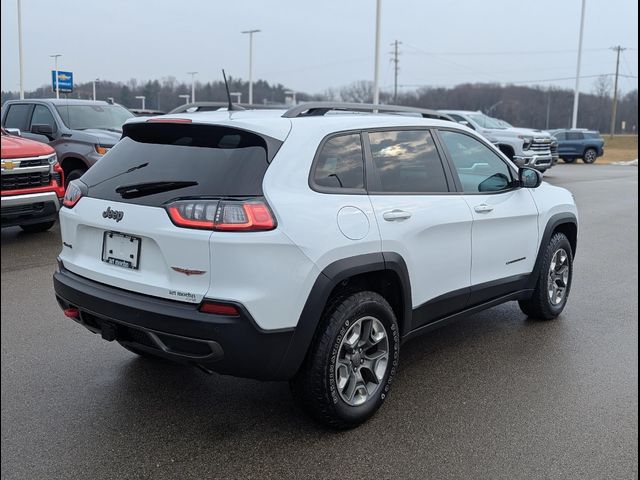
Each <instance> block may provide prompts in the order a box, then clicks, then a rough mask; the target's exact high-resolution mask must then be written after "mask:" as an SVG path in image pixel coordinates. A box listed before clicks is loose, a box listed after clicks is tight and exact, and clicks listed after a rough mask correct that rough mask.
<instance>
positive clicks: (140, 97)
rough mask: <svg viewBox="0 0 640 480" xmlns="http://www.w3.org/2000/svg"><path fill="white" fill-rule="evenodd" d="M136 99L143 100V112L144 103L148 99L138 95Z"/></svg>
mask: <svg viewBox="0 0 640 480" xmlns="http://www.w3.org/2000/svg"><path fill="white" fill-rule="evenodd" d="M136 98H137V99H138V100H142V110H144V109H145V108H144V101H145V100H146V99H147V97H145V96H144V95H136Z"/></svg>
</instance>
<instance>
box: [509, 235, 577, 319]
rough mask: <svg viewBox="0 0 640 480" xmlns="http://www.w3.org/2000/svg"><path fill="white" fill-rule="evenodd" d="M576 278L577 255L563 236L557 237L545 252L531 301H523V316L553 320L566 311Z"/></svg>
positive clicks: (521, 307)
mask: <svg viewBox="0 0 640 480" xmlns="http://www.w3.org/2000/svg"><path fill="white" fill-rule="evenodd" d="M572 278H573V251H572V250H571V243H570V242H569V239H568V238H567V237H566V235H565V234H563V233H556V234H555V235H554V236H553V237H552V238H551V240H550V241H549V244H548V245H547V247H546V249H545V251H544V257H543V259H542V266H541V268H540V273H539V274H538V279H537V281H536V286H535V289H534V291H533V295H532V296H531V298H529V299H527V300H519V301H518V305H519V306H520V310H522V312H523V313H524V314H525V315H527V316H529V317H531V318H535V319H539V320H552V319H554V318H556V317H557V316H558V315H560V313H562V310H564V307H565V305H566V304H567V299H568V298H569V292H570V290H571V280H572Z"/></svg>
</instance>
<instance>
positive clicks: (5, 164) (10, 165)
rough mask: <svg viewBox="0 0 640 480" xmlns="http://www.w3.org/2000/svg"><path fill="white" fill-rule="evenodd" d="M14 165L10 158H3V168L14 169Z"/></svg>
mask: <svg viewBox="0 0 640 480" xmlns="http://www.w3.org/2000/svg"><path fill="white" fill-rule="evenodd" d="M13 167H15V164H14V163H13V162H11V161H9V160H3V161H2V170H13Z"/></svg>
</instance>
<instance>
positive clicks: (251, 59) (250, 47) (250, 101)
mask: <svg viewBox="0 0 640 480" xmlns="http://www.w3.org/2000/svg"><path fill="white" fill-rule="evenodd" d="M259 31H260V30H258V29H253V30H245V31H243V32H242V33H246V34H249V105H252V104H253V34H254V33H258V32H259Z"/></svg>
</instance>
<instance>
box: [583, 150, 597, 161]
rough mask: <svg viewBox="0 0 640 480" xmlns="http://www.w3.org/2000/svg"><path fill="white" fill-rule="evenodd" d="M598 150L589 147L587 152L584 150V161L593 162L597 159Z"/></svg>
mask: <svg viewBox="0 0 640 480" xmlns="http://www.w3.org/2000/svg"><path fill="white" fill-rule="evenodd" d="M596 157H597V154H596V151H595V150H594V149H593V148H590V149H588V150H587V151H586V152H584V161H585V162H586V163H593V162H595V161H596Z"/></svg>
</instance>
